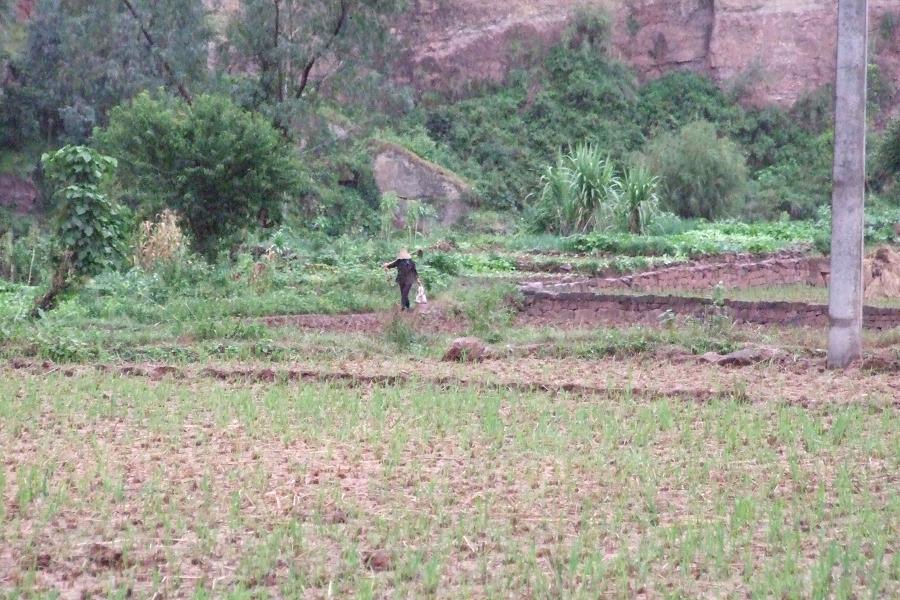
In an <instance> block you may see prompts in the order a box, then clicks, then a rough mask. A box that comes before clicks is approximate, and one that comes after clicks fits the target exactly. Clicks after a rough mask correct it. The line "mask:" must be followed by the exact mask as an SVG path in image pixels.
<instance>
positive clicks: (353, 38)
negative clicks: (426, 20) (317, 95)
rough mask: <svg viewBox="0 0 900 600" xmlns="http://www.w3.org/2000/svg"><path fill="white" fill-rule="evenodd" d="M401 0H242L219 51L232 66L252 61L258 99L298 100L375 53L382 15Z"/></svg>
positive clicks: (380, 42) (380, 43) (381, 37)
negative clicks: (225, 41) (221, 49)
mask: <svg viewBox="0 0 900 600" xmlns="http://www.w3.org/2000/svg"><path fill="white" fill-rule="evenodd" d="M402 4H403V2H402V1H401V0H242V2H241V9H240V11H238V12H237V14H236V15H235V17H234V18H233V19H232V21H231V23H230V25H229V27H228V34H227V44H226V45H225V47H224V48H223V53H224V55H225V56H226V57H227V62H228V63H229V64H230V65H232V67H237V68H238V69H240V70H241V71H246V64H245V63H247V62H250V63H251V64H252V65H253V66H254V67H255V73H256V75H255V79H256V86H257V91H258V94H259V99H260V101H261V102H263V103H268V104H280V103H283V102H286V101H290V100H299V99H301V98H303V97H304V96H306V95H308V94H309V92H310V91H311V90H312V89H315V88H318V87H319V86H320V85H321V84H322V83H323V82H324V81H326V80H327V79H329V78H331V77H333V76H334V75H335V74H336V73H338V72H340V71H343V70H347V69H348V68H350V67H351V66H353V65H355V64H360V63H365V62H366V61H369V60H372V59H375V58H377V56H378V55H379V50H380V49H383V48H384V47H385V46H386V44H387V40H388V32H387V28H386V27H385V17H386V16H387V15H390V14H392V13H393V12H395V11H396V10H398V8H399V7H400V6H402Z"/></svg>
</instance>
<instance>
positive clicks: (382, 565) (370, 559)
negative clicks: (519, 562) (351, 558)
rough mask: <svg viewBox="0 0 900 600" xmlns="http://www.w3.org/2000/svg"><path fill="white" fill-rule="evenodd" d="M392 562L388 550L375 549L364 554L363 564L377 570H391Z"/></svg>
mask: <svg viewBox="0 0 900 600" xmlns="http://www.w3.org/2000/svg"><path fill="white" fill-rule="evenodd" d="M392 562H393V561H391V555H390V554H388V552H387V550H375V551H373V552H367V553H365V554H364V555H363V564H364V565H366V566H367V567H368V568H369V569H371V570H373V571H376V572H380V571H389V570H390V569H391V568H392V567H391V564H392Z"/></svg>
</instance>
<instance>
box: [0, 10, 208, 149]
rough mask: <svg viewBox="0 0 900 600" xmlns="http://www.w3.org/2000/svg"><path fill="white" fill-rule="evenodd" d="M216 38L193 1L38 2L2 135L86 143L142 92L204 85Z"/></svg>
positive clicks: (14, 64)
mask: <svg viewBox="0 0 900 600" xmlns="http://www.w3.org/2000/svg"><path fill="white" fill-rule="evenodd" d="M211 35H212V32H211V29H210V28H209V26H208V24H207V18H206V13H205V11H204V9H203V6H202V3H200V2H196V1H194V0H93V1H91V2H88V1H86V0H75V1H73V0H39V1H38V3H37V5H36V6H35V9H34V13H33V14H32V17H31V20H30V21H29V23H28V29H27V39H26V41H25V44H24V48H23V50H22V52H21V55H20V56H17V57H15V58H14V59H13V60H12V61H11V63H10V66H9V69H10V74H11V77H10V82H9V85H8V86H7V87H8V89H7V90H6V99H5V102H4V107H3V108H2V109H0V111H2V112H3V113H4V114H3V115H2V121H3V122H4V130H5V131H4V134H5V135H4V136H3V137H5V138H6V142H7V143H21V142H22V141H23V140H24V139H27V138H26V137H25V136H24V135H23V134H22V133H20V132H21V131H22V130H27V131H29V132H35V133H36V132H37V131H39V132H40V133H41V134H42V135H43V136H44V137H46V138H50V139H55V138H62V139H65V140H69V141H73V142H81V141H83V140H86V139H87V138H88V137H90V134H91V130H92V129H93V127H94V126H96V125H102V124H103V123H104V122H105V116H106V113H107V112H108V110H109V109H110V108H112V107H113V106H116V105H118V104H120V103H121V102H122V101H124V100H127V99H129V98H131V97H133V96H134V95H135V94H137V93H138V92H139V91H140V90H143V89H155V88H157V87H160V86H165V87H167V88H169V89H171V90H173V91H174V92H176V93H181V92H182V91H184V90H187V89H189V88H191V87H194V86H196V85H199V84H200V83H202V82H203V81H204V80H205V78H206V76H207V59H208V47H209V43H210V40H211ZM29 135H32V136H33V135H34V134H33V133H31V134H29Z"/></svg>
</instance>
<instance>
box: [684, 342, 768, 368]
mask: <svg viewBox="0 0 900 600" xmlns="http://www.w3.org/2000/svg"><path fill="white" fill-rule="evenodd" d="M782 355H783V352H782V351H780V350H776V349H775V348H763V347H758V348H742V349H741V350H736V351H734V352H730V353H728V354H718V353H717V352H707V353H706V354H704V355H703V356H701V357H700V360H701V361H702V362H706V363H710V364H716V365H719V366H721V367H747V366H750V365H755V364H756V363H759V362H764V361H767V360H773V359H775V358H778V357H780V356H782Z"/></svg>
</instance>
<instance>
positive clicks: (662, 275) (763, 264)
mask: <svg viewBox="0 0 900 600" xmlns="http://www.w3.org/2000/svg"><path fill="white" fill-rule="evenodd" d="M827 278H828V260H827V259H823V258H816V257H808V256H804V257H788V258H785V257H774V258H769V259H765V260H759V261H752V260H747V261H740V262H719V263H708V264H687V265H676V266H673V267H665V268H662V269H657V270H654V271H644V272H642V273H635V274H633V275H626V276H624V277H604V278H596V279H585V280H581V281H576V282H571V283H560V284H556V285H552V286H547V287H546V288H543V289H545V290H549V291H554V292H567V293H569V292H576V293H577V292H597V290H615V289H620V290H621V289H632V290H641V291H643V290H647V291H649V290H667V289H668V290H676V289H677V290H704V289H711V288H713V287H715V286H716V285H717V284H718V283H719V282H721V283H722V285H723V286H725V287H726V288H748V287H769V286H783V285H794V284H798V283H803V284H807V285H814V286H824V285H825V284H826V282H827Z"/></svg>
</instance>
